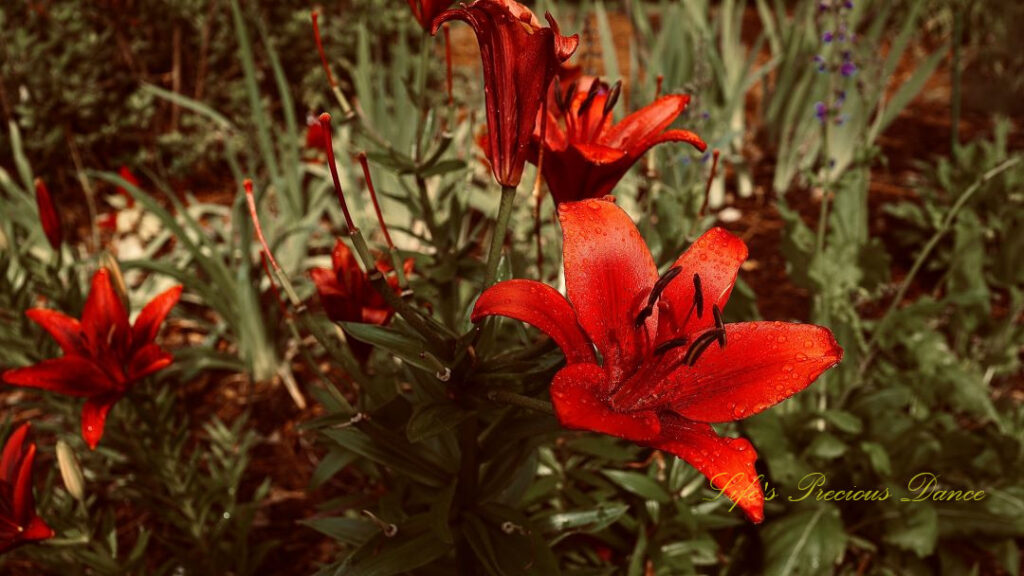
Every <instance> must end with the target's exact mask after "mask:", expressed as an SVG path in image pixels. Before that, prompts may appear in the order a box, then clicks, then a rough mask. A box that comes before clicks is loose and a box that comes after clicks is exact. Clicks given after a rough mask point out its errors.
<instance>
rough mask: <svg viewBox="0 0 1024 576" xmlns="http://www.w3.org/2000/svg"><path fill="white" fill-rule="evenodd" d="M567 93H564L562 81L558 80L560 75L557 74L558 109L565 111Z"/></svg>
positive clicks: (556, 100)
mask: <svg viewBox="0 0 1024 576" xmlns="http://www.w3.org/2000/svg"><path fill="white" fill-rule="evenodd" d="M564 96H565V95H564V94H562V83H561V82H559V81H558V76H555V106H557V107H558V110H559V111H560V112H562V113H563V114H564V113H565V97H564Z"/></svg>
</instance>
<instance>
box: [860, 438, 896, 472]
mask: <svg viewBox="0 0 1024 576" xmlns="http://www.w3.org/2000/svg"><path fill="white" fill-rule="evenodd" d="M860 449H861V450H863V451H864V453H865V454H867V456H868V460H869V461H870V462H871V467H872V468H874V469H875V472H878V473H879V474H881V475H883V476H888V475H889V474H892V464H891V463H890V462H889V453H888V452H887V451H886V449H885V447H884V446H882V445H881V444H879V443H877V442H861V443H860Z"/></svg>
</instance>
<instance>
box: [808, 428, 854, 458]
mask: <svg viewBox="0 0 1024 576" xmlns="http://www.w3.org/2000/svg"><path fill="white" fill-rule="evenodd" d="M847 448H848V447H847V445H846V443H844V442H843V441H842V440H840V439H839V438H836V437H835V436H833V435H832V434H829V433H828V432H822V433H821V434H818V435H816V436H815V437H814V440H813V441H812V442H811V445H810V446H809V447H808V448H807V453H808V454H809V455H810V456H814V457H817V458H823V459H825V460H832V459H833V458H838V457H840V456H842V455H843V454H845V453H846V449H847Z"/></svg>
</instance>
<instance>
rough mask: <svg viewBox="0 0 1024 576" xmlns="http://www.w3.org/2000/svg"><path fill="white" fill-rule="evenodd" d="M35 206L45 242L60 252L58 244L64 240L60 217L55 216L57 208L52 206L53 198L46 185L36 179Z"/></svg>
mask: <svg viewBox="0 0 1024 576" xmlns="http://www.w3.org/2000/svg"><path fill="white" fill-rule="evenodd" d="M35 184H36V206H37V207H38V208H39V223H40V224H42V226H43V233H44V234H45V235H46V241H47V242H49V243H50V246H51V247H52V248H53V249H54V250H60V243H61V241H62V240H63V238H64V227H63V226H61V223H60V216H58V215H57V208H56V207H55V206H54V205H53V197H52V196H50V190H49V189H48V188H47V187H46V183H45V182H43V181H42V179H40V178H36V182H35Z"/></svg>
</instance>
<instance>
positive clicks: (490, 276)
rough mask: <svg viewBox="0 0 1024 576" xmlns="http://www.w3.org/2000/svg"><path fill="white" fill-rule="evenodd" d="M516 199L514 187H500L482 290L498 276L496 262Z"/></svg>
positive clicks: (499, 257)
mask: <svg viewBox="0 0 1024 576" xmlns="http://www.w3.org/2000/svg"><path fill="white" fill-rule="evenodd" d="M515 197H516V188H515V186H502V187H501V204H499V205H498V218H497V220H495V221H494V236H492V237H491V249H490V251H489V252H488V254H487V271H486V272H485V274H484V289H485V290H486V289H487V288H490V287H491V285H493V284H494V280H495V278H496V277H497V275H498V260H500V259H501V247H502V246H503V245H504V244H505V233H506V232H507V231H508V221H509V219H510V218H511V217H512V201H513V200H514V199H515Z"/></svg>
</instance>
